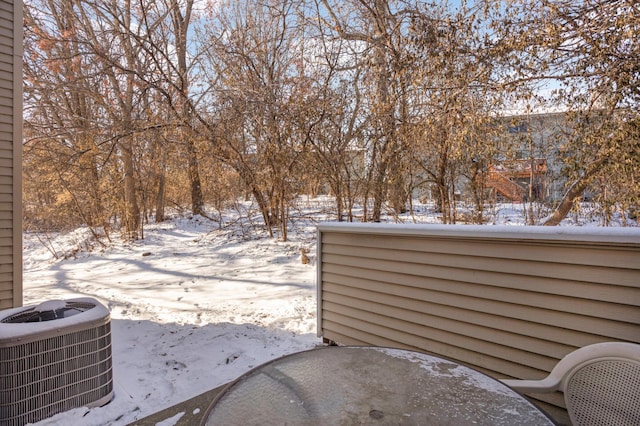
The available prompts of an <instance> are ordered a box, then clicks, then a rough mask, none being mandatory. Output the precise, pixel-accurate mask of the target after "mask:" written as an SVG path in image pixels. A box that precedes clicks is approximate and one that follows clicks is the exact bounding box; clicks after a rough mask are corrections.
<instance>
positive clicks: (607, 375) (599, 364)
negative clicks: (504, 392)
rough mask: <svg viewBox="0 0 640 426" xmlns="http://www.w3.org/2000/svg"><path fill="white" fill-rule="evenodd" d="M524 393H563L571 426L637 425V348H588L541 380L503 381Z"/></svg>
mask: <svg viewBox="0 0 640 426" xmlns="http://www.w3.org/2000/svg"><path fill="white" fill-rule="evenodd" d="M502 382H503V383H505V384H506V385H508V386H511V387H512V388H513V389H515V390H517V391H519V392H522V393H525V392H533V393H545V392H555V391H558V390H559V391H562V392H563V393H564V400H565V403H566V405H567V412H568V413H569V417H570V418H571V422H572V423H573V424H574V425H577V426H578V425H579V426H582V425H610V426H614V425H615V426H618V425H620V426H638V425H640V345H638V344H634V343H624V342H606V343H596V344H593V345H588V346H585V347H582V348H580V349H577V350H575V351H574V352H571V353H569V354H568V355H566V356H565V357H564V358H562V359H561V360H560V361H559V362H558V364H557V365H556V366H555V367H554V368H553V370H552V371H551V373H549V375H548V376H547V377H545V378H544V379H542V380H516V379H504V380H502Z"/></svg>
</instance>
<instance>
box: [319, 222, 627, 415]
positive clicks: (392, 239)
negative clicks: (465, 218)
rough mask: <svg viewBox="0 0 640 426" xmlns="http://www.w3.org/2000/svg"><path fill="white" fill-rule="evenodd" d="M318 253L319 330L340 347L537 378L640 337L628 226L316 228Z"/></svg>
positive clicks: (557, 401) (552, 399)
mask: <svg viewBox="0 0 640 426" xmlns="http://www.w3.org/2000/svg"><path fill="white" fill-rule="evenodd" d="M318 259H319V263H318V310H319V312H318V334H319V335H320V336H322V337H323V338H324V339H325V340H329V341H334V342H337V343H339V344H367V345H381V346H392V347H400V348H408V349H415V350H420V351H425V352H430V353H435V354H438V355H442V356H445V357H450V358H454V359H457V360H459V361H462V362H464V363H466V364H468V365H470V366H472V367H476V368H478V369H481V370H483V371H485V372H487V373H489V374H491V375H493V376H494V377H497V378H504V377H517V378H530V379H536V378H542V377H544V376H545V375H546V374H547V373H548V372H549V371H550V370H551V369H552V368H553V366H554V365H555V364H556V363H557V362H558V360H559V359H561V358H562V357H563V356H564V355H566V354H567V353H569V352H570V351H572V350H574V349H576V348H578V347H582V346H585V345H588V344H591V343H596V342H601V341H609V340H622V341H633V342H638V343H640V230H638V229H632V228H625V229H597V230H593V231H592V232H591V233H589V232H588V231H587V232H585V231H584V230H580V229H577V230H576V229H567V228H526V227H523V228H521V229H519V230H518V231H514V230H513V228H509V227H472V226H442V225H439V226H438V225H426V226H410V225H409V226H408V225H379V224H378V225H366V224H322V225H320V226H319V227H318ZM538 397H539V398H540V399H541V400H543V401H546V402H549V403H551V404H553V405H556V406H560V407H562V406H563V402H562V398H561V395H545V396H538Z"/></svg>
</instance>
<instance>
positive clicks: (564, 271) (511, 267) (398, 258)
mask: <svg viewBox="0 0 640 426" xmlns="http://www.w3.org/2000/svg"><path fill="white" fill-rule="evenodd" d="M324 254H335V255H339V256H355V257H358V258H365V259H367V260H376V261H378V260H379V261H389V262H393V263H400V262H401V263H403V266H405V265H404V264H417V265H419V266H423V267H425V266H434V267H438V269H441V268H455V269H456V270H461V271H462V270H471V271H485V272H497V273H500V274H502V273H504V274H512V276H516V277H518V278H519V279H523V280H525V279H530V281H531V282H532V284H533V285H535V283H536V281H535V280H534V281H532V279H534V278H553V279H559V280H570V281H583V282H596V283H603V284H615V285H627V286H630V287H636V288H640V283H639V282H638V279H637V277H638V274H639V273H640V269H636V268H637V267H638V265H640V251H639V252H638V253H635V254H634V256H631V257H629V259H628V260H629V263H627V264H625V267H618V268H614V267H611V266H607V267H603V266H591V265H589V266H587V265H578V264H566V263H557V262H555V261H554V262H550V261H545V262H542V261H532V260H520V259H509V260H505V259H501V258H496V257H489V255H488V253H487V252H486V251H485V250H482V251H479V252H478V254H477V255H474V256H470V255H452V254H445V253H427V252H417V251H406V250H399V249H393V250H389V249H385V248H370V247H358V248H357V249H354V247H352V246H339V245H334V244H327V245H323V255H324ZM618 254H620V253H618ZM618 257H623V258H624V256H618ZM406 267H409V268H411V267H413V266H409V265H406ZM447 270H450V269H447ZM580 284H581V283H578V285H580ZM508 286H511V283H510V284H508ZM538 290H539V291H542V289H538Z"/></svg>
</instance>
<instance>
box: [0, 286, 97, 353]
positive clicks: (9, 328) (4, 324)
mask: <svg viewBox="0 0 640 426" xmlns="http://www.w3.org/2000/svg"><path fill="white" fill-rule="evenodd" d="M108 320H109V310H108V309H107V308H106V307H104V306H103V305H102V304H101V303H99V302H98V301H97V300H95V299H92V298H87V297H81V298H76V299H68V300H50V301H46V302H43V303H41V304H39V305H33V306H23V307H20V308H12V309H6V310H3V311H0V342H2V343H4V344H8V343H9V342H18V341H19V342H23V343H24V342H25V341H28V340H32V339H37V338H38V336H40V335H42V334H43V333H51V332H54V333H55V332H60V333H61V334H62V333H69V332H73V331H75V330H77V329H85V328H87V326H90V325H93V324H94V323H95V325H99V324H103V323H104V322H105V321H108Z"/></svg>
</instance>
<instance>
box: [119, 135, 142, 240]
mask: <svg viewBox="0 0 640 426" xmlns="http://www.w3.org/2000/svg"><path fill="white" fill-rule="evenodd" d="M121 150H122V165H123V168H124V170H123V171H124V203H125V211H124V219H125V220H124V222H125V232H126V234H127V237H129V238H131V239H137V238H138V227H139V226H140V207H139V206H138V200H137V197H136V185H135V176H134V166H133V153H132V143H131V140H127V141H125V142H124V143H122V144H121Z"/></svg>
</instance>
